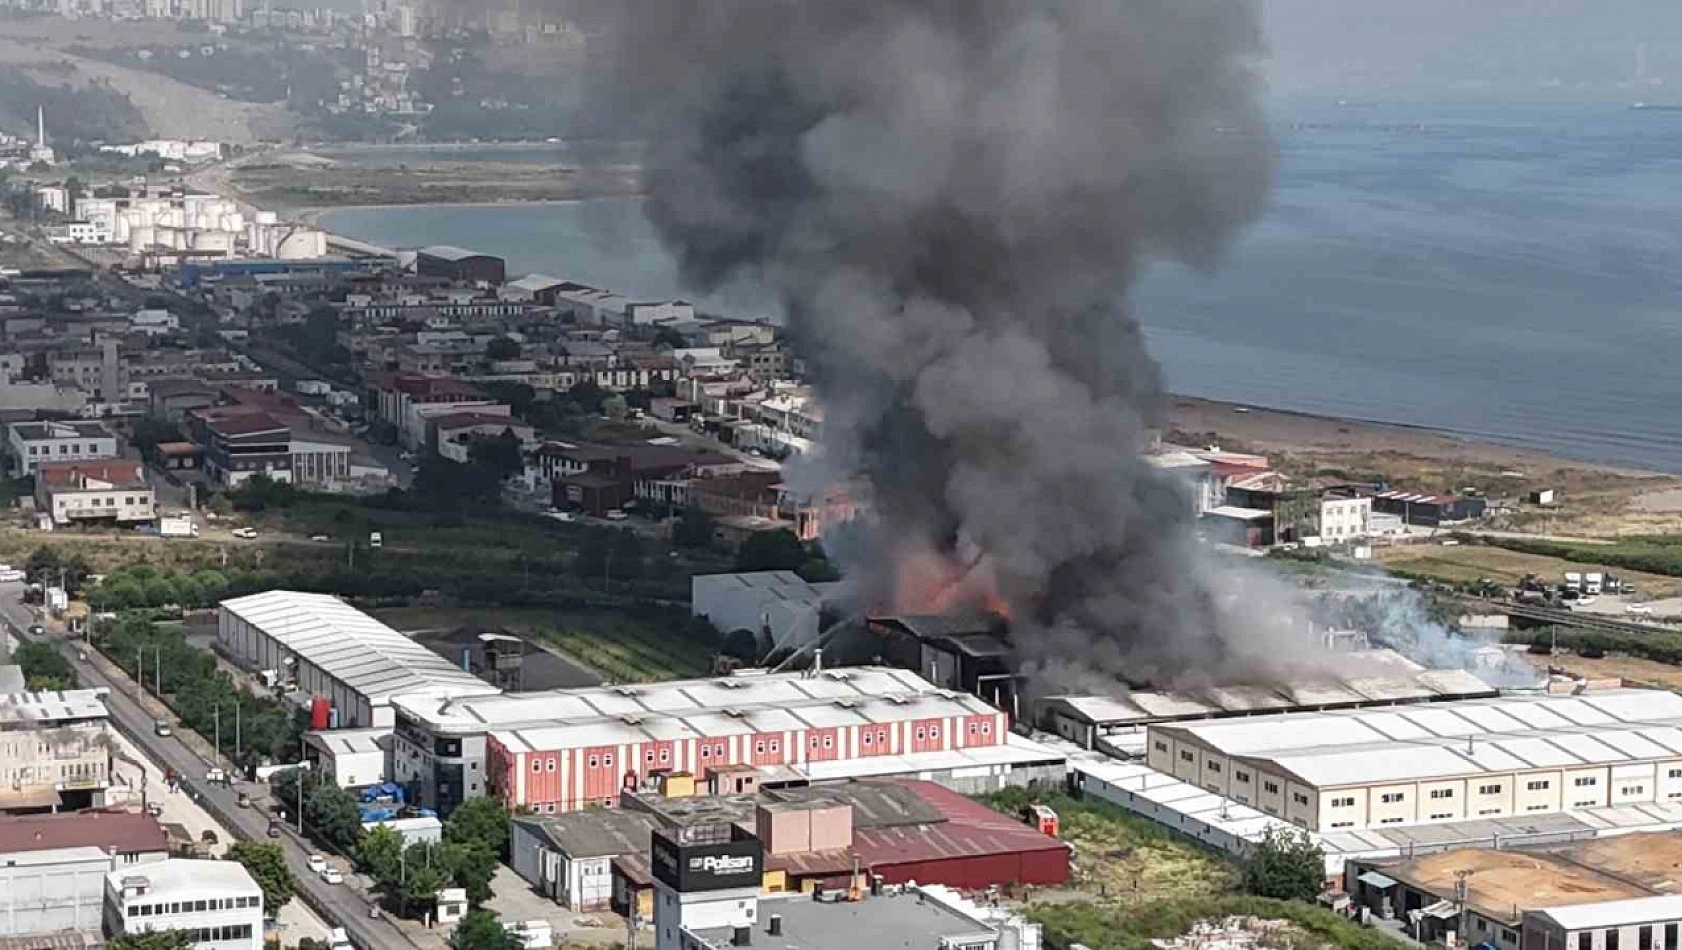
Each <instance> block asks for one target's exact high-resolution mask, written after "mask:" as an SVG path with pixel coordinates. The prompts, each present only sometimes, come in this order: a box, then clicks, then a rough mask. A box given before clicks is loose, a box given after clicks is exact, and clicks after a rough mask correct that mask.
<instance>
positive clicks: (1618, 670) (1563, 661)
mask: <svg viewBox="0 0 1682 950" xmlns="http://www.w3.org/2000/svg"><path fill="white" fill-rule="evenodd" d="M1524 656H1526V657H1528V658H1529V660H1530V662H1531V663H1532V664H1533V665H1535V666H1536V667H1537V668H1538V669H1547V668H1548V667H1550V666H1551V667H1554V668H1555V669H1560V670H1564V671H1565V672H1567V673H1570V674H1571V675H1573V676H1582V677H1585V678H1587V679H1606V678H1610V677H1614V676H1615V677H1617V678H1618V679H1621V680H1623V681H1624V684H1625V685H1626V686H1649V687H1653V688H1655V689H1668V690H1675V691H1682V666H1671V665H1670V664H1669V663H1659V662H1655V661H1653V660H1640V659H1636V658H1634V657H1628V656H1608V657H1602V658H1600V659H1598V660H1590V659H1586V658H1584V657H1580V656H1572V655H1571V654H1568V653H1560V654H1558V655H1555V656H1536V655H1534V654H1524Z"/></svg>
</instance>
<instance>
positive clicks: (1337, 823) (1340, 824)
mask: <svg viewBox="0 0 1682 950" xmlns="http://www.w3.org/2000/svg"><path fill="white" fill-rule="evenodd" d="M1332 827H1333V828H1353V827H1355V823H1354V822H1353V821H1334V822H1332Z"/></svg>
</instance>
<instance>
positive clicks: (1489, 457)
mask: <svg viewBox="0 0 1682 950" xmlns="http://www.w3.org/2000/svg"><path fill="white" fill-rule="evenodd" d="M1240 408H1244V407H1235V406H1232V405H1229V404H1226V403H1218V402H1211V401H1209V400H1205V399H1193V398H1189V397H1183V396H1176V397H1174V399H1173V402H1172V407H1171V409H1172V411H1171V416H1170V424H1169V427H1168V429H1167V430H1166V432H1165V437H1166V438H1168V439H1170V440H1171V441H1177V442H1181V443H1185V444H1193V445H1205V444H1210V443H1216V444H1219V445H1221V446H1222V447H1223V448H1226V449H1229V450H1232V451H1241V452H1243V451H1248V452H1257V453H1260V454H1263V455H1267V456H1269V458H1270V459H1272V461H1273V464H1274V465H1275V466H1276V467H1278V468H1279V469H1281V470H1283V471H1285V472H1288V473H1290V474H1293V475H1301V476H1312V475H1327V476H1334V477H1347V478H1359V479H1367V478H1371V477H1372V476H1373V475H1374V474H1380V475H1382V476H1383V477H1384V478H1385V479H1386V480H1387V481H1389V482H1390V483H1391V484H1392V485H1394V486H1396V487H1397V488H1405V489H1412V490H1415V491H1434V492H1459V491H1461V490H1463V489H1465V488H1468V487H1471V488H1476V489H1478V490H1480V491H1482V492H1483V493H1484V494H1485V495H1486V496H1488V497H1489V498H1490V499H1491V500H1494V501H1502V500H1506V501H1509V502H1511V507H1512V511H1511V513H1507V514H1499V515H1496V516H1495V517H1493V518H1492V519H1491V520H1490V522H1489V524H1488V525H1487V527H1489V528H1494V529H1500V530H1517V531H1526V532H1535V533H1540V534H1555V535H1580V536H1584V537H1614V536H1617V535H1620V534H1660V533H1669V532H1682V478H1678V477H1676V476H1672V475H1656V474H1652V473H1646V472H1638V471H1632V470H1628V469H1620V468H1614V467H1609V466H1598V465H1593V464H1590V463H1584V462H1575V461H1570V460H1564V459H1558V458H1554V457H1552V456H1548V455H1543V454H1541V453H1538V452H1530V451H1525V450H1523V449H1513V448H1507V447H1505V446H1500V445H1493V444H1489V443H1483V442H1470V441H1467V440H1464V439H1458V438H1455V437H1452V436H1448V435H1443V434H1441V433H1437V432H1432V431H1430V430H1427V429H1416V428H1408V427H1404V426H1387V425H1377V424H1373V423H1363V422H1351V421H1348V420H1344V419H1332V418H1327V417H1323V416H1311V415H1303V414H1299V413H1292V412H1276V411H1273V410H1268V409H1246V411H1243V412H1240V411H1238V409H1240ZM1537 488H1552V489H1554V490H1555V491H1556V492H1557V493H1558V495H1557V497H1558V501H1559V503H1558V504H1557V505H1554V506H1551V507H1548V508H1540V507H1536V506H1532V505H1528V504H1525V503H1523V501H1522V499H1523V498H1524V496H1525V495H1526V494H1527V493H1528V492H1529V491H1531V490H1533V489H1537Z"/></svg>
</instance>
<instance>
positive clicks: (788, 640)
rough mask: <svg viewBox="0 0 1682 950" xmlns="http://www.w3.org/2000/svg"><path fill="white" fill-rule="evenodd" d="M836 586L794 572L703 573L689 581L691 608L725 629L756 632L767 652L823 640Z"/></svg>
mask: <svg viewBox="0 0 1682 950" xmlns="http://www.w3.org/2000/svg"><path fill="white" fill-rule="evenodd" d="M835 586H836V585H834V584H813V583H810V582H808V581H806V580H805V579H803V578H801V576H800V575H799V574H796V573H794V572H793V571H755V572H750V573H745V574H699V575H696V576H695V577H692V578H690V580H689V589H690V612H691V613H692V614H693V615H694V616H696V617H705V618H707V619H708V620H709V621H711V622H712V625H713V626H714V627H717V628H718V629H719V630H720V631H721V632H723V633H729V632H730V631H732V630H752V631H753V632H754V633H755V634H756V635H758V636H759V637H760V638H761V642H762V644H763V645H764V646H765V648H766V649H767V650H769V649H770V648H771V646H773V645H776V646H793V645H798V644H804V643H810V642H812V641H813V640H816V639H817V636H818V624H819V614H820V613H821V611H822V610H823V599H824V595H825V593H826V592H827V591H829V590H830V589H832V588H834V587H835Z"/></svg>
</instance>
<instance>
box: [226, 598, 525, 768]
mask: <svg viewBox="0 0 1682 950" xmlns="http://www.w3.org/2000/svg"><path fill="white" fill-rule="evenodd" d="M216 637H217V639H218V640H219V641H220V642H221V644H222V646H223V647H224V648H225V649H226V650H227V652H228V654H229V655H230V656H232V657H234V658H236V659H237V660H238V661H239V662H240V663H242V664H244V665H246V666H248V667H250V668H251V669H255V670H260V671H271V672H272V675H273V678H275V679H276V680H277V681H280V682H283V683H285V684H286V685H287V686H288V688H289V689H293V690H298V691H301V692H304V693H306V694H308V695H310V696H312V697H320V698H323V699H325V700H327V703H328V710H329V720H328V722H326V723H322V724H321V726H326V727H332V728H340V727H343V728H368V727H373V728H381V729H389V728H391V727H392V726H393V725H394V724H395V723H396V715H395V713H394V711H393V708H392V701H393V699H394V698H395V697H397V696H408V697H411V698H416V699H418V698H419V697H436V698H439V699H442V698H444V697H449V696H464V695H471V694H475V693H478V694H486V693H494V692H495V689H494V688H493V687H491V686H490V685H489V684H487V683H485V682H483V681H482V680H480V679H478V678H477V677H475V676H473V675H472V674H470V673H467V672H465V671H463V670H461V669H460V668H458V667H456V666H453V665H451V664H450V662H449V661H447V660H445V659H444V658H443V657H441V656H439V655H438V654H436V653H433V652H432V651H431V650H428V649H427V648H426V647H424V646H421V645H420V644H418V643H416V642H415V641H413V640H411V639H410V638H408V637H406V636H404V635H403V634H401V633H398V632H397V631H396V630H393V629H391V628H390V627H388V626H386V625H385V624H383V623H380V622H379V621H378V620H375V619H374V618H373V617H370V616H368V615H367V614H365V613H363V612H362V611H360V610H357V609H355V608H354V607H351V606H350V605H348V604H346V603H345V602H344V601H342V600H339V599H338V598H337V597H333V596H330V595H328V594H303V593H297V592H294V591H284V590H273V591H267V592H265V593H261V594H251V595H249V596H246V597H233V598H230V599H228V600H224V601H222V604H221V607H220V608H219V609H218V610H217V621H216ZM428 751H429V752H430V750H428Z"/></svg>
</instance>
